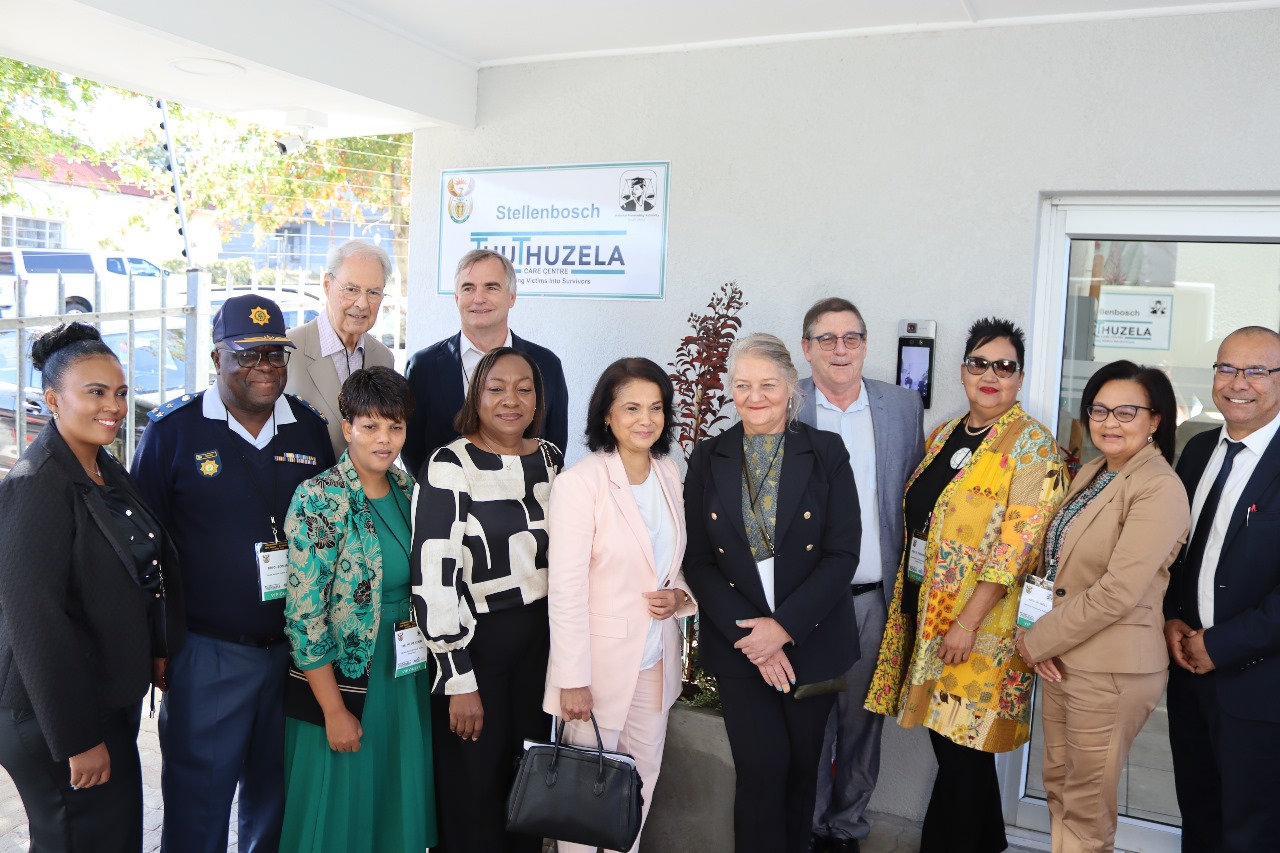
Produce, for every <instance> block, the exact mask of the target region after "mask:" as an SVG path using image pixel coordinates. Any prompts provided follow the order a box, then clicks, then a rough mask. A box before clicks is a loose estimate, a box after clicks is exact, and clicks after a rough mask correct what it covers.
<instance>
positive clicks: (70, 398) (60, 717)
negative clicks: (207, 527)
mask: <svg viewBox="0 0 1280 853" xmlns="http://www.w3.org/2000/svg"><path fill="white" fill-rule="evenodd" d="M31 357H32V362H33V363H34V364H35V365H36V367H37V368H39V369H41V371H42V373H43V379H44V385H45V392H44V400H45V403H46V405H47V406H48V407H49V410H50V411H51V412H52V413H53V419H52V420H51V421H50V422H49V424H48V425H47V426H45V428H44V430H43V431H42V432H41V433H40V435H39V436H38V437H37V438H36V440H35V441H33V442H32V443H31V445H30V446H29V447H28V448H27V450H26V452H25V453H24V454H23V455H22V458H21V459H19V460H18V464H17V465H15V466H14V468H13V470H12V471H10V472H9V475H8V476H7V477H6V478H5V479H4V480H3V481H0V518H3V519H4V520H5V524H6V525H8V528H7V531H6V533H5V535H4V536H3V537H2V538H0V764H2V765H3V766H4V768H5V770H7V771H8V772H9V775H10V776H12V777H13V781H14V784H15V785H16V786H17V788H18V793H19V794H21V796H22V803H23V806H24V807H25V808H26V810H27V820H28V824H29V826H30V832H31V849H32V850H39V851H43V853H49V851H60V850H65V851H71V850H95V851H103V853H115V852H116V851H119V853H125V852H126V851H132V853H137V851H138V850H139V849H140V848H141V846H142V774H141V768H140V766H139V761H138V744H137V739H138V719H139V713H140V711H141V705H140V702H141V700H142V697H143V696H144V695H145V694H146V692H147V687H148V685H149V684H151V683H152V682H153V681H154V683H155V684H156V685H157V686H159V687H161V688H163V687H164V685H165V681H164V673H165V664H166V661H167V659H168V657H169V656H170V655H172V654H174V653H176V652H177V651H178V647H179V646H180V645H181V641H182V636H183V628H182V624H181V619H182V613H183V607H182V600H181V590H180V587H179V583H180V573H179V572H178V571H176V561H177V555H176V551H175V550H174V548H173V545H172V544H171V543H170V541H169V539H168V537H167V536H166V535H165V534H164V531H163V529H162V528H161V527H160V524H159V522H158V521H156V519H155V518H154V516H152V515H151V513H150V512H149V511H148V510H147V508H146V504H145V503H144V502H143V500H142V498H141V496H140V495H139V493H138V491H137V489H136V488H135V486H134V483H133V480H132V479H131V478H130V476H129V474H128V473H127V472H126V471H125V470H124V467H123V466H121V465H120V463H119V462H117V461H116V459H115V458H114V457H112V456H111V455H110V454H109V453H107V451H106V450H105V447H104V446H105V445H108V444H110V443H111V442H113V441H114V440H115V437H116V434H117V432H118V431H119V428H120V424H121V423H123V422H124V415H125V410H126V407H127V406H128V388H127V386H126V385H125V380H124V372H123V371H122V370H121V368H120V361H119V359H117V358H116V356H115V354H114V353H113V352H112V351H111V349H110V348H109V347H107V346H106V345H105V344H103V343H102V340H101V338H100V337H99V335H98V332H97V330H96V329H94V328H93V327H91V326H87V325H84V324H81V323H73V324H71V325H70V326H60V327H58V328H57V329H54V330H53V331H51V332H49V333H47V334H46V335H44V336H42V337H41V338H40V339H38V340H37V341H36V343H35V345H34V346H33V347H32V354H31ZM166 603H167V607H168V617H169V618H168V620H166V619H165V609H166Z"/></svg>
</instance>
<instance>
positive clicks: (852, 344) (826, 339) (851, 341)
mask: <svg viewBox="0 0 1280 853" xmlns="http://www.w3.org/2000/svg"><path fill="white" fill-rule="evenodd" d="M866 339H867V333H866V332H846V333H845V334H843V335H833V334H831V333H827V334H825V335H818V336H817V337H814V336H812V335H810V336H809V340H811V341H814V342H816V343H817V344H818V346H819V347H820V348H821V349H824V350H828V351H830V350H833V349H835V348H836V341H844V348H845V349H861V348H862V342H863V341H865V340H866Z"/></svg>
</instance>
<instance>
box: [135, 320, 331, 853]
mask: <svg viewBox="0 0 1280 853" xmlns="http://www.w3.org/2000/svg"><path fill="white" fill-rule="evenodd" d="M213 341H214V350H213V363H214V366H215V367H216V368H217V384H216V385H215V386H214V387H213V388H211V389H209V390H208V391H204V392H202V393H199V394H193V395H188V396H184V397H182V398H181V399H178V400H174V401H172V402H170V403H166V404H165V405H163V406H161V407H159V408H157V409H155V410H153V411H152V412H151V414H150V419H151V423H150V424H148V425H147V429H146V431H145V432H144V433H143V436H142V440H141V441H140V442H139V444H138V449H137V453H136V454H135V456H134V462H133V475H134V477H136V478H137V480H138V485H139V488H140V490H141V492H142V495H143V497H144V498H145V500H146V501H147V502H148V504H150V506H151V508H152V509H153V510H154V511H155V513H156V514H157V515H158V516H159V517H160V519H161V521H162V522H163V524H164V526H165V527H166V528H167V529H168V530H169V531H170V533H171V534H172V536H173V538H174V541H175V542H176V543H177V546H178V551H179V555H180V556H181V568H182V578H183V583H184V586H185V588H186V590H187V598H186V611H187V612H186V617H187V625H188V631H189V633H188V638H187V642H186V645H185V646H184V647H183V648H182V650H181V652H179V653H178V654H177V655H176V656H174V657H173V658H172V659H171V660H170V661H169V665H168V670H167V672H165V673H164V675H163V681H162V683H164V684H165V686H166V687H167V692H166V694H165V698H164V704H163V706H162V708H161V710H160V747H161V750H162V752H163V756H164V766H163V772H162V777H161V778H162V782H161V784H162V788H163V791H164V810H165V821H164V832H163V836H162V841H161V850H162V851H167V853H214V851H218V853H222V851H225V850H226V849H227V827H228V823H229V820H230V812H231V802H232V799H233V797H234V796H235V793H236V787H237V785H238V786H239V789H240V802H239V846H240V849H241V850H244V851H253V853H275V851H276V849H277V848H278V847H279V842H280V823H281V819H282V817H283V814H284V710H283V708H284V700H283V691H284V682H285V679H286V677H287V672H288V660H289V644H288V642H287V641H286V640H285V636H284V594H285V588H284V581H285V578H286V576H287V556H288V549H287V547H286V546H285V545H284V519H285V513H286V511H287V510H288V507H289V500H290V498H291V497H292V496H293V492H294V489H295V488H296V487H297V485H298V484H299V483H301V482H302V481H304V480H307V479H309V478H311V477H314V476H315V475H316V474H319V473H320V472H321V471H324V470H325V469H327V468H329V467H331V466H332V465H333V464H334V458H333V448H332V445H331V443H330V441H329V435H328V431H327V428H326V426H325V419H324V418H323V417H322V416H321V415H320V413H319V412H318V411H316V410H315V409H314V408H313V407H312V406H311V405H310V404H308V403H306V402H305V401H303V400H301V399H299V398H297V397H293V396H291V395H286V394H284V387H285V381H286V379H287V377H288V363H289V355H290V350H291V349H292V348H293V343H292V342H290V341H289V339H288V338H287V337H286V335H285V324H284V317H283V314H282V313H281V311H280V308H279V306H278V305H276V304H275V303H274V302H272V301H271V300H270V299H265V298H262V297H259V296H255V295H252V294H249V295H244V296H233V297H232V298H230V299H228V300H227V301H226V303H225V304H224V305H223V306H222V308H221V310H219V311H218V314H217V316H216V317H214V321H213Z"/></svg>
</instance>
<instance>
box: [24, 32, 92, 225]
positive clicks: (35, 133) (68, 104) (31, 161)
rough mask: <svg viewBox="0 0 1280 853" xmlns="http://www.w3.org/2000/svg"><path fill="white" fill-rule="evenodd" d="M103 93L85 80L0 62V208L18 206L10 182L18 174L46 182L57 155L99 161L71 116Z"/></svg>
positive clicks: (43, 69)
mask: <svg viewBox="0 0 1280 853" xmlns="http://www.w3.org/2000/svg"><path fill="white" fill-rule="evenodd" d="M103 89H104V87H103V86H102V85H100V84H98V83H94V82H93V81H91V80H82V79H80V78H79V77H72V76H69V75H66V74H60V73H58V72H57V71H51V70H49V69H48V68H41V67H39V66H37V65H28V64H27V63H25V62H19V61H18V60H16V59H9V58H7V57H0V204H15V203H21V202H22V198H21V196H19V195H18V194H17V192H16V191H15V189H14V183H13V181H14V176H15V175H17V173H19V172H21V171H22V170H24V169H34V170H35V171H37V172H39V173H40V174H41V175H44V176H45V177H48V176H50V175H52V174H53V166H52V160H53V158H54V157H56V156H58V155H62V156H63V157H67V158H68V159H75V160H88V161H91V162H97V161H99V160H101V154H100V152H98V151H97V150H96V149H95V148H94V147H93V146H92V145H91V144H90V143H89V142H88V141H87V139H86V138H85V135H84V133H83V128H82V127H81V126H80V125H79V124H78V123H77V122H76V121H75V119H74V116H75V113H76V112H77V111H78V110H81V109H84V108H86V107H88V106H89V105H91V104H92V103H93V102H94V100H95V99H96V98H97V97H98V96H99V95H100V94H101V92H102V91H103Z"/></svg>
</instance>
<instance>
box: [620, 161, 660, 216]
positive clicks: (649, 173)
mask: <svg viewBox="0 0 1280 853" xmlns="http://www.w3.org/2000/svg"><path fill="white" fill-rule="evenodd" d="M657 194H658V173H657V172H655V171H653V170H652V169H628V170H626V171H625V172H623V173H622V179H621V182H620V185H619V187H618V207H620V208H621V209H622V210H625V211H626V212H627V213H649V212H650V211H652V210H653V201H654V198H655V196H657Z"/></svg>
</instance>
